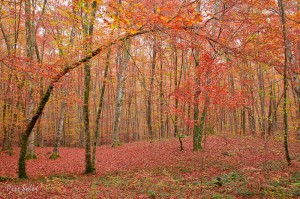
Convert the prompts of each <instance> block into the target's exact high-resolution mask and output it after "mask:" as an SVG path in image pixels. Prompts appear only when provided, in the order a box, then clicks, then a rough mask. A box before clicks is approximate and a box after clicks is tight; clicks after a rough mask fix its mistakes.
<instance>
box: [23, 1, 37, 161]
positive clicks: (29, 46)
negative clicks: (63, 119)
mask: <svg viewBox="0 0 300 199" xmlns="http://www.w3.org/2000/svg"><path fill="white" fill-rule="evenodd" d="M25 15H26V20H25V27H26V55H27V57H28V58H29V60H30V62H31V61H32V60H33V37H35V35H32V32H33V19H32V4H31V1H30V0H26V1H25ZM30 64H31V63H30ZM29 67H31V65H29ZM28 102H29V103H28V109H29V110H28V114H27V121H30V118H31V116H32V115H33V110H34V102H33V88H32V85H29V92H28ZM34 137H35V136H34V131H32V132H31V134H30V136H29V145H28V150H27V155H26V159H34V158H36V154H35V152H34V143H35V142H34Z"/></svg>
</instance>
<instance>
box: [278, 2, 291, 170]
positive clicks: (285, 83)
mask: <svg viewBox="0 0 300 199" xmlns="http://www.w3.org/2000/svg"><path fill="white" fill-rule="evenodd" d="M277 2H278V7H279V11H280V17H281V25H282V35H283V40H284V72H283V123H284V149H285V157H286V161H287V163H288V165H289V166H290V165H291V158H290V154H289V148H288V110H287V105H288V97H287V91H288V79H287V73H288V67H289V64H290V63H289V60H288V53H289V52H288V51H289V50H290V49H289V44H288V40H287V30H286V18H285V10H284V4H283V2H282V0H277Z"/></svg>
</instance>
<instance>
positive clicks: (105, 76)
mask: <svg viewBox="0 0 300 199" xmlns="http://www.w3.org/2000/svg"><path fill="white" fill-rule="evenodd" d="M110 53H111V48H109V49H108V51H107V55H106V64H105V71H104V76H103V83H102V88H101V91H100V99H99V105H98V111H97V117H96V129H95V138H94V145H93V155H92V164H93V165H94V167H95V160H96V149H97V148H96V147H97V145H98V140H99V131H100V130H99V127H100V117H101V113H102V109H103V101H104V94H105V89H106V82H107V79H106V78H107V73H108V68H109V66H110Z"/></svg>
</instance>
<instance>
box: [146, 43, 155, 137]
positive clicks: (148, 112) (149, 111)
mask: <svg viewBox="0 0 300 199" xmlns="http://www.w3.org/2000/svg"><path fill="white" fill-rule="evenodd" d="M155 65H156V41H155V39H154V41H153V46H152V62H151V72H150V73H151V75H150V88H149V91H148V97H147V109H146V119H147V126H148V134H149V139H150V142H152V140H153V129H152V93H153V85H154V74H155Z"/></svg>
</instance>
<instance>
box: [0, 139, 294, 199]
mask: <svg viewBox="0 0 300 199" xmlns="http://www.w3.org/2000/svg"><path fill="white" fill-rule="evenodd" d="M183 143H184V151H183V152H181V151H180V148H179V143H178V140H177V139H170V140H163V141H156V142H153V143H149V142H136V143H129V144H123V145H122V146H119V147H116V148H112V147H110V146H101V147H98V148H97V161H96V170H97V172H96V173H95V174H89V175H85V174H83V173H82V172H83V171H84V157H85V156H84V149H81V148H61V149H60V155H61V158H59V159H56V160H50V159H49V157H50V155H51V152H52V148H49V147H47V148H36V153H37V156H38V158H37V159H34V160H28V161H27V173H28V175H29V178H30V179H26V180H20V179H17V173H16V172H17V165H18V164H17V161H18V153H19V149H15V151H14V152H15V155H14V156H9V155H7V154H6V153H5V152H1V153H0V198H30V199H31V198H300V142H297V141H295V140H291V141H290V154H291V157H292V166H287V164H286V161H285V156H284V149H283V142H282V140H280V139H272V140H269V141H268V142H267V156H265V155H264V154H265V151H264V142H263V140H261V139H260V138H253V137H223V136H208V137H207V139H206V142H205V143H206V144H205V148H204V150H202V151H201V152H192V138H191V137H186V138H183ZM265 157H267V158H266V159H265ZM266 161H267V164H265V162H266Z"/></svg>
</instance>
